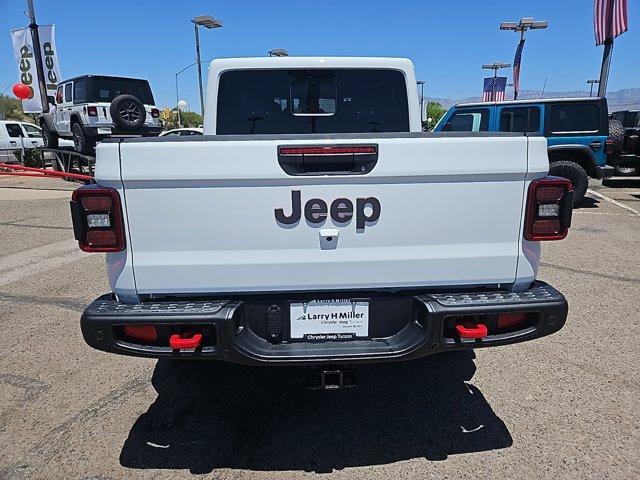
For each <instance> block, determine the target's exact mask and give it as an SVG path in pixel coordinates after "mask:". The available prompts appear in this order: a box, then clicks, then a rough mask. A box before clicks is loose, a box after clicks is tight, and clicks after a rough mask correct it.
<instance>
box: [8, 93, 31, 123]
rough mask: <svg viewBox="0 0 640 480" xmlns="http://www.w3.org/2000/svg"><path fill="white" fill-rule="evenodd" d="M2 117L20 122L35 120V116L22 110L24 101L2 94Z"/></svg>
mask: <svg viewBox="0 0 640 480" xmlns="http://www.w3.org/2000/svg"><path fill="white" fill-rule="evenodd" d="M0 118H5V119H6V120H18V121H20V122H33V121H34V118H33V116H31V115H28V114H26V113H24V112H23V111H22V103H21V102H20V100H18V99H17V98H13V97H9V96H7V95H0Z"/></svg>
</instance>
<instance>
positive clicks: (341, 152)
mask: <svg viewBox="0 0 640 480" xmlns="http://www.w3.org/2000/svg"><path fill="white" fill-rule="evenodd" d="M377 162H378V145H376V144H366V145H364V144H355V145H280V146H279V147H278V163H279V164H280V167H281V168H282V170H284V172H285V173H286V174H288V175H365V174H367V173H369V172H370V171H371V170H373V167H375V165H376V163H377Z"/></svg>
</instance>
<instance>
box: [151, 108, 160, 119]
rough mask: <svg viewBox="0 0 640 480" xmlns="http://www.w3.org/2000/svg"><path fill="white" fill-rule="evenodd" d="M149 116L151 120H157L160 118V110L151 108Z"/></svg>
mask: <svg viewBox="0 0 640 480" xmlns="http://www.w3.org/2000/svg"><path fill="white" fill-rule="evenodd" d="M151 116H152V117H153V118H158V117H160V110H158V109H157V108H152V109H151Z"/></svg>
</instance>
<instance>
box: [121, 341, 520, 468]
mask: <svg viewBox="0 0 640 480" xmlns="http://www.w3.org/2000/svg"><path fill="white" fill-rule="evenodd" d="M474 358H475V354H474V353H473V351H461V352H449V353H445V354H440V355H435V356H432V357H427V358H424V359H420V360H416V361H411V362H403V363H393V364H379V365H361V366H358V367H357V374H358V382H359V383H358V386H357V387H356V388H353V389H347V390H340V391H310V390H307V389H306V388H305V378H304V375H303V370H302V369H296V368H289V367H286V368H285V367H269V368H251V367H242V366H237V365H232V364H224V363H217V362H195V363H193V362H188V363H182V362H170V361H159V362H158V363H157V365H156V368H155V371H154V374H153V380H152V382H153V386H154V387H155V389H156V391H157V392H158V397H157V399H156V401H155V402H154V403H153V405H151V407H150V408H149V410H148V411H147V413H145V414H143V415H142V416H140V418H138V420H137V421H136V423H135V424H134V425H133V427H132V429H131V431H130V433H129V437H128V438H127V440H126V441H125V444H124V446H123V448H122V452H121V454H120V463H121V465H122V466H124V467H129V468H136V469H147V468H154V469H189V470H190V471H191V472H192V473H209V472H211V471H213V470H215V469H218V468H233V469H246V470H253V471H274V470H275V471H291V470H303V471H307V472H317V473H326V472H331V471H333V470H340V469H343V468H345V467H355V466H367V465H380V464H388V463H392V462H398V461H402V460H408V459H413V458H427V459H429V460H445V459H446V458H447V456H448V455H451V454H458V453H468V452H481V451H487V450H493V449H498V448H506V447H509V446H511V444H512V443H513V441H512V438H511V435H510V434H509V431H508V429H507V427H506V426H505V424H504V422H503V421H502V420H501V419H500V418H498V416H497V415H496V414H495V413H494V412H493V410H492V409H491V407H490V405H489V404H488V403H487V401H486V400H485V398H484V396H483V395H482V393H481V392H480V391H479V390H478V389H477V388H476V387H474V386H473V385H471V384H469V383H467V382H468V381H469V380H470V379H471V378H472V377H473V375H474V373H475V363H474V361H473V360H474Z"/></svg>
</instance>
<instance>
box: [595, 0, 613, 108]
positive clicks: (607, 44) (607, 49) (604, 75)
mask: <svg viewBox="0 0 640 480" xmlns="http://www.w3.org/2000/svg"><path fill="white" fill-rule="evenodd" d="M614 4H615V1H614V0H611V1H610V2H609V12H608V14H609V18H608V19H607V31H606V32H605V33H606V34H608V35H609V36H611V37H609V36H607V38H606V39H605V41H604V52H602V65H601V67H600V83H598V96H599V97H604V96H606V95H607V82H608V81H609V69H610V68H611V53H612V52H613V36H612V31H613V6H614Z"/></svg>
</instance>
